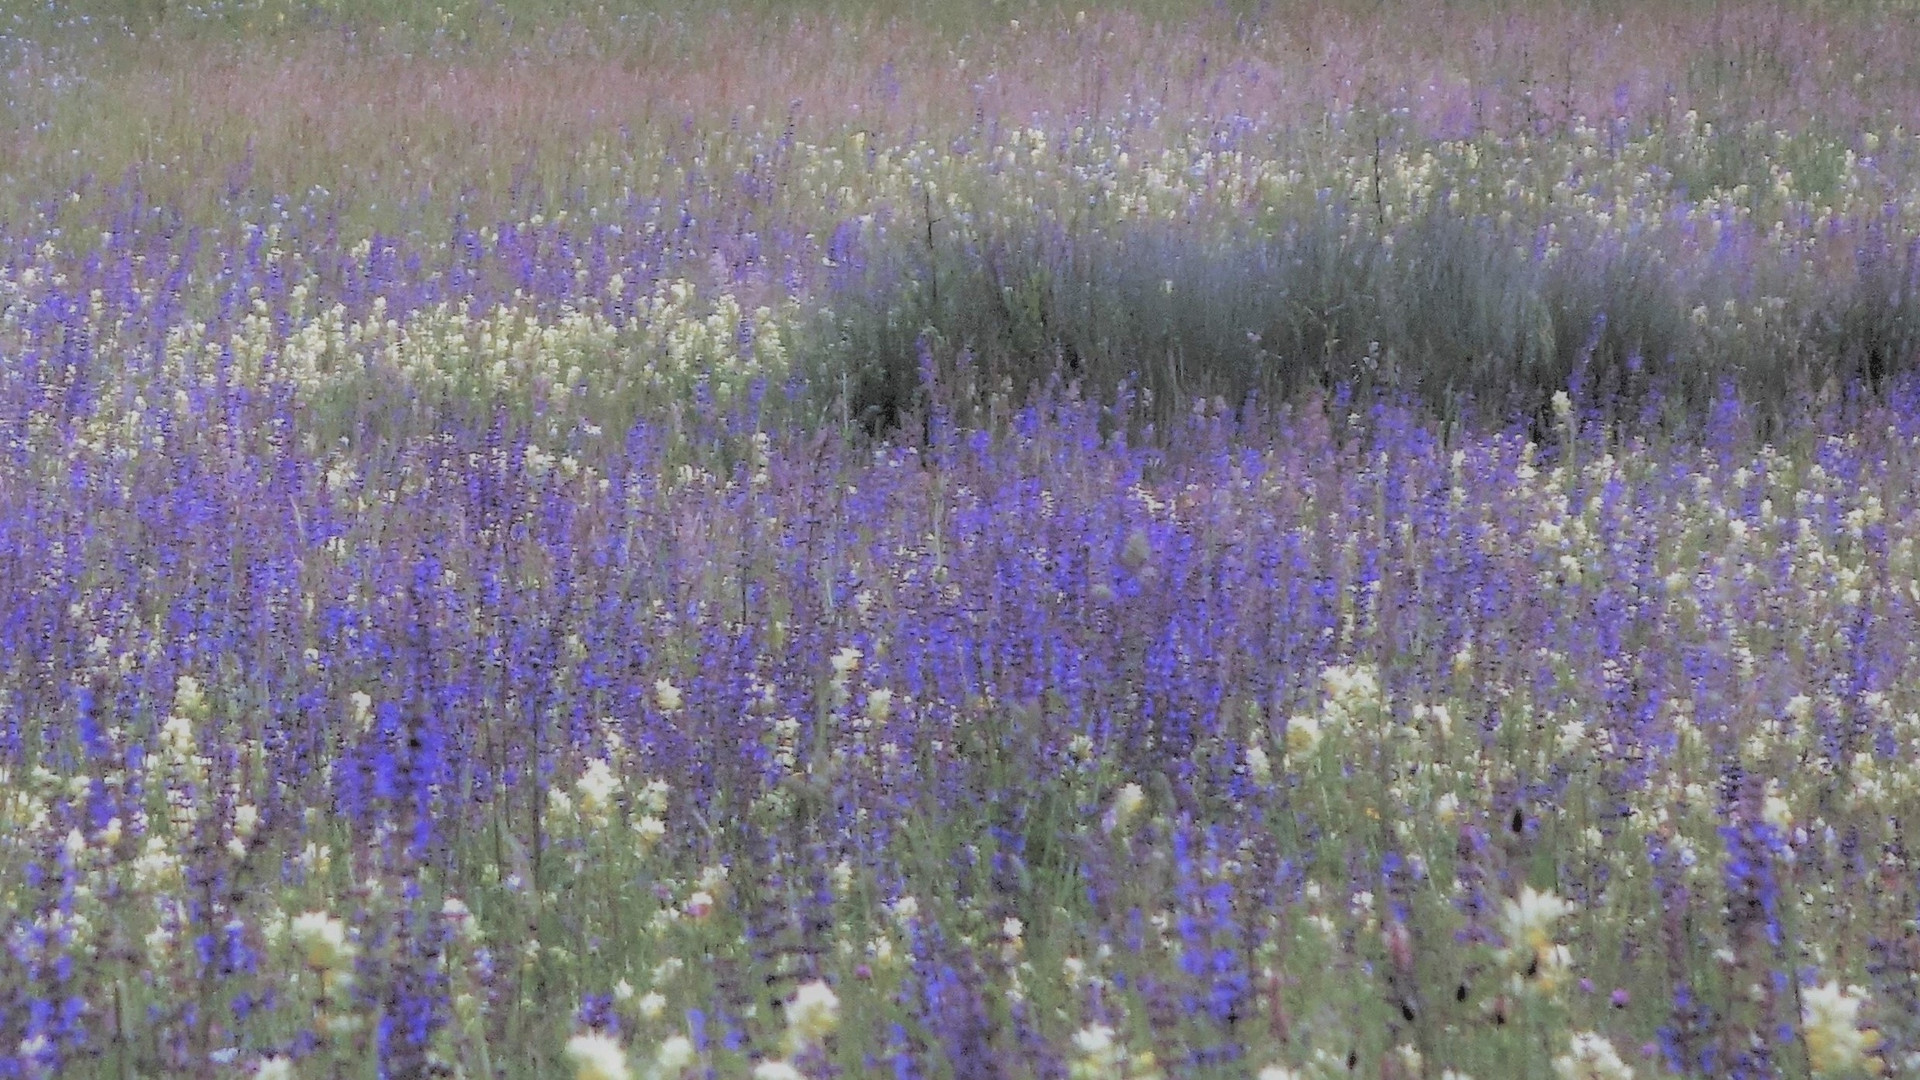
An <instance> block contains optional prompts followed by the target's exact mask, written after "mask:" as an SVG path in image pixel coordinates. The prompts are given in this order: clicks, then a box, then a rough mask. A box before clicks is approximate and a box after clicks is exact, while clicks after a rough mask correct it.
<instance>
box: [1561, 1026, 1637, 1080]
mask: <svg viewBox="0 0 1920 1080" xmlns="http://www.w3.org/2000/svg"><path fill="white" fill-rule="evenodd" d="M1553 1071H1554V1072H1555V1073H1556V1074H1558V1075H1559V1076H1560V1080H1633V1068H1632V1067H1631V1066H1629V1065H1628V1064H1627V1063H1626V1062H1624V1061H1622V1060H1620V1053H1619V1051H1617V1050H1615V1049H1614V1048H1613V1043H1612V1042H1610V1041H1608V1039H1607V1037H1606V1036H1605V1035H1601V1034H1599V1033H1597V1032H1592V1031H1582V1032H1578V1033H1576V1034H1575V1035H1574V1036H1573V1043H1572V1046H1571V1047H1570V1048H1569V1049H1568V1052H1567V1053H1565V1054H1562V1055H1560V1056H1559V1057H1557V1058H1554V1059H1553Z"/></svg>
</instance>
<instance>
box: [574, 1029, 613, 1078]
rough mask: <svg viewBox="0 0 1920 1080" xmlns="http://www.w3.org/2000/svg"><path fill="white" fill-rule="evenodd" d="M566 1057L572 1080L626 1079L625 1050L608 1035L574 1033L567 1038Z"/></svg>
mask: <svg viewBox="0 0 1920 1080" xmlns="http://www.w3.org/2000/svg"><path fill="white" fill-rule="evenodd" d="M566 1057H567V1061H568V1062H570V1063H572V1065H573V1080H627V1077H628V1072H627V1052H626V1051H625V1050H624V1049H622V1048H621V1046H620V1044H619V1043H618V1042H617V1041H615V1040H614V1039H613V1038H612V1037H610V1036H607V1035H602V1034H600V1033H599V1032H587V1033H586V1034H584V1035H575V1036H574V1037H573V1038H571V1039H568V1040H567V1049H566Z"/></svg>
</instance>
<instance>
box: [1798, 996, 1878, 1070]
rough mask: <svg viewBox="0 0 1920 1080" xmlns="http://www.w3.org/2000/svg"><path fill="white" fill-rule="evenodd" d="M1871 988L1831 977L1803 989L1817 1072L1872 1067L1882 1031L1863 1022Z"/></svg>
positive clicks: (1810, 1052) (1802, 1009)
mask: <svg viewBox="0 0 1920 1080" xmlns="http://www.w3.org/2000/svg"><path fill="white" fill-rule="evenodd" d="M1866 1002H1867V992H1866V991H1865V990H1863V989H1861V988H1860V987H1858V986H1849V987H1845V988H1844V989H1843V988H1842V987H1841V986H1840V984H1839V982H1837V981H1834V980H1828V981H1827V982H1825V983H1822V984H1821V985H1819V986H1809V987H1806V988H1805V989H1803V990H1801V991H1800V1021H1801V1028H1802V1031H1803V1033H1804V1036H1805V1038H1806V1041H1807V1057H1808V1058H1809V1059H1811V1064H1812V1065H1813V1074H1814V1075H1815V1076H1844V1075H1847V1074H1849V1073H1854V1072H1858V1071H1861V1070H1862V1069H1865V1068H1868V1067H1869V1066H1868V1064H1867V1056H1868V1055H1869V1054H1871V1053H1873V1051H1874V1049H1875V1048H1876V1047H1878V1046H1879V1045H1880V1033H1879V1032H1878V1031H1875V1030H1873V1029H1872V1028H1862V1027H1861V1026H1860V1006H1862V1005H1864V1004H1866Z"/></svg>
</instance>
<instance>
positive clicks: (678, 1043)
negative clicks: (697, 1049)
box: [653, 1035, 694, 1077]
mask: <svg viewBox="0 0 1920 1080" xmlns="http://www.w3.org/2000/svg"><path fill="white" fill-rule="evenodd" d="M693 1057H694V1052H693V1040H692V1039H689V1038H687V1037H686V1036H685V1035H670V1036H668V1037H667V1039H666V1040H665V1041H664V1042H662V1043H661V1044H660V1049H659V1050H657V1051H655V1052H654V1055H653V1064H654V1066H655V1067H656V1068H658V1069H659V1070H660V1074H661V1075H662V1076H667V1077H673V1076H678V1075H680V1073H681V1072H682V1071H683V1070H685V1069H686V1067H687V1066H689V1065H691V1064H693Z"/></svg>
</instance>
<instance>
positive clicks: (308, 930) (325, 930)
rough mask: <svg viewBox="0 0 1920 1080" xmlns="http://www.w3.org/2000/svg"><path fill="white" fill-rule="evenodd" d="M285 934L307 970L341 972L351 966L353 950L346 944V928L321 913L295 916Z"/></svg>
mask: <svg viewBox="0 0 1920 1080" xmlns="http://www.w3.org/2000/svg"><path fill="white" fill-rule="evenodd" d="M287 933H288V935H289V936H290V937H291V938H292V939H293V944H294V947H295V948H298V949H299V950H300V954H301V956H302V957H303V958H305V960H306V961H307V964H308V966H309V967H313V968H317V969H319V970H321V971H340V970H343V969H345V968H347V967H348V966H350V965H352V963H353V954H354V947H353V943H352V942H350V941H348V940H347V924H346V923H343V922H341V921H340V920H339V919H336V918H334V917H333V916H331V915H329V914H327V913H326V912H324V911H309V912H307V913H306V914H304V915H296V916H294V918H293V922H292V923H291V924H289V925H288V927H287Z"/></svg>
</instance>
